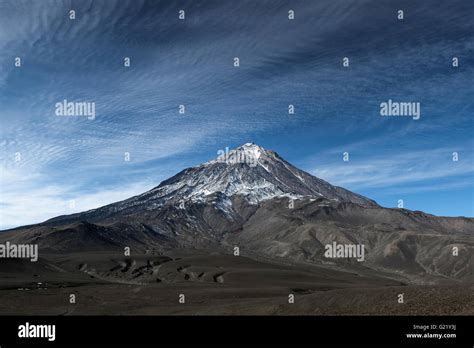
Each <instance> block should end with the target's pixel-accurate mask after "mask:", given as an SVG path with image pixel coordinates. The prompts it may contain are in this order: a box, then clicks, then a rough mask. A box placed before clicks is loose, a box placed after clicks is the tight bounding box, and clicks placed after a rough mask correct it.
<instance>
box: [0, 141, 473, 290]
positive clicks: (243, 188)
mask: <svg viewBox="0 0 474 348" xmlns="http://www.w3.org/2000/svg"><path fill="white" fill-rule="evenodd" d="M473 231H474V219H471V218H444V217H436V216H433V215H429V214H425V213H422V212H412V211H409V210H404V209H386V208H383V207H380V206H379V205H377V204H376V203H375V202H373V201H372V200H370V199H367V198H365V197H363V196H360V195H358V194H355V193H352V192H350V191H347V190H345V189H343V188H340V187H335V186H332V185H330V184H329V183H327V182H325V181H323V180H320V179H318V178H316V177H313V176H311V175H309V174H308V173H305V172H303V171H301V170H299V169H297V168H295V167H293V166H292V165H291V164H289V163H288V162H286V161H284V160H283V159H282V158H281V157H280V156H278V155H277V154H276V153H275V152H273V151H269V150H265V149H263V148H261V147H259V146H257V145H253V144H245V145H243V146H241V147H239V148H237V149H235V150H232V151H230V152H229V153H228V156H225V155H223V156H221V157H219V158H217V159H216V160H213V161H210V162H207V163H204V164H202V165H200V166H198V167H194V168H189V169H186V170H184V171H182V172H180V173H179V174H177V175H175V176H174V177H172V178H170V179H168V180H166V181H164V182H162V183H161V184H160V185H159V186H158V187H156V188H154V189H152V190H150V191H148V192H145V193H143V194H141V195H139V196H135V197H132V198H130V199H127V200H125V201H122V202H118V203H114V204H110V205H108V206H105V207H102V208H98V209H95V210H91V211H87V212H84V213H79V214H73V215H68V216H60V217H57V218H54V219H51V220H49V221H46V222H44V223H42V224H38V225H33V226H26V227H23V228H17V229H15V230H13V231H10V232H6V233H2V234H1V235H0V242H2V241H6V240H10V241H12V242H22V243H38V244H39V245H40V250H44V251H52V252H54V251H60V252H65V251H84V250H86V251H90V250H106V249H117V248H123V247H124V246H133V247H134V248H136V249H139V250H148V249H155V250H162V249H163V248H185V249H193V248H197V249H202V250H209V251H219V252H226V253H227V252H230V251H231V250H232V249H233V248H234V247H235V246H238V247H239V248H240V249H241V252H242V254H243V255H248V256H250V257H252V258H269V259H273V260H278V262H282V261H283V262H284V261H285V260H287V261H298V262H310V263H313V264H314V263H316V264H318V265H320V266H323V267H327V268H338V269H347V270H351V271H356V272H358V273H361V274H362V273H367V272H369V273H370V272H374V271H377V272H383V273H384V274H386V275H387V276H389V277H395V278H400V277H402V278H405V279H408V280H411V281H414V282H426V281H442V280H443V279H445V280H449V279H457V280H465V281H470V280H474V274H473V272H474V271H473V270H474V257H473V255H474V236H473ZM332 242H337V243H341V244H363V245H364V247H365V251H366V255H365V260H364V262H357V261H355V260H354V259H326V258H325V257H324V247H325V245H327V244H331V243H332ZM455 249H456V250H457V251H458V252H457V254H456V253H455V252H453V251H454V250H455Z"/></svg>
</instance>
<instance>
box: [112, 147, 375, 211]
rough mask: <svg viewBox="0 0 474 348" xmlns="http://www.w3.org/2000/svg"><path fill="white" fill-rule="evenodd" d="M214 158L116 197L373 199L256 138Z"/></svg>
mask: <svg viewBox="0 0 474 348" xmlns="http://www.w3.org/2000/svg"><path fill="white" fill-rule="evenodd" d="M217 154H218V156H217V158H216V159H214V160H212V161H209V162H206V163H204V164H202V165H200V166H197V167H193V168H188V169H185V170H183V171H182V172H180V173H178V174H177V175H175V176H173V177H171V178H169V179H168V180H165V181H163V182H162V183H161V184H160V185H159V186H157V187H155V188H154V189H152V190H150V191H148V192H145V193H143V194H141V195H139V196H135V197H132V198H130V199H129V200H126V201H123V202H120V203H118V206H116V208H117V209H118V210H121V209H124V208H129V207H134V206H139V205H144V206H145V207H146V209H147V210H153V209H158V208H160V207H162V206H164V205H167V204H173V205H175V204H178V205H180V206H183V204H188V203H193V202H203V203H209V202H216V201H215V199H216V197H218V200H222V199H224V200H228V199H230V198H231V197H233V196H237V195H238V196H241V197H243V199H245V200H246V201H247V202H249V203H251V204H258V203H259V202H262V201H265V200H268V199H272V198H276V197H287V198H290V199H299V198H304V197H306V198H310V199H311V198H313V199H317V198H326V199H327V200H332V201H350V202H355V203H359V204H364V205H374V204H375V203H374V202H372V201H370V200H368V199H367V198H365V197H362V196H359V195H357V194H354V193H352V192H350V191H347V190H345V189H343V188H340V187H335V186H332V185H331V184H329V183H328V182H326V181H324V180H321V179H318V178H316V177H314V176H312V175H310V174H308V173H306V172H304V171H302V170H300V169H298V168H296V167H294V166H292V165H291V164H290V163H288V162H286V161H285V160H284V159H282V158H281V157H280V156H279V155H278V154H277V153H275V152H273V151H271V150H266V149H264V148H263V147H261V146H258V145H256V144H253V143H246V144H243V145H241V146H239V147H237V148H235V149H232V150H231V149H229V148H228V147H226V148H225V149H222V150H219V151H218V152H217Z"/></svg>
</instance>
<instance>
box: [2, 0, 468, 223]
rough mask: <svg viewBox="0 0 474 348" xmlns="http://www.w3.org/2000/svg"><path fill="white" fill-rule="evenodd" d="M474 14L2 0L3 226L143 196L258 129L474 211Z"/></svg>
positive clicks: (320, 157)
mask: <svg viewBox="0 0 474 348" xmlns="http://www.w3.org/2000/svg"><path fill="white" fill-rule="evenodd" d="M71 9H72V10H75V11H76V19H75V20H70V19H69V11H70V10H71ZM181 9H183V10H185V12H186V19H185V20H184V21H180V20H178V11H179V10H181ZM400 9H401V10H403V11H404V15H405V18H404V20H402V21H400V20H398V19H397V11H398V10H400ZM289 10H294V11H295V19H294V20H288V11H289ZM473 13H474V3H473V2H472V1H467V0H465V1H464V0H462V1H435V0H432V1H397V2H396V3H395V2H394V1H388V0H387V1H383V0H377V1H375V0H374V1H363V0H357V1H355V0H354V1H350V0H340V1H334V0H323V1H317V2H316V1H307V0H300V1H294V0H293V1H290V0H287V1H278V0H272V1H264V0H261V1H250V0H248V1H246V0H241V1H227V0H225V1H223V0H220V1H209V0H206V1H196V0H192V1H191V0H190V1H118V0H117V1H112V0H98V1H94V2H92V1H59V0H54V1H48V0H45V1H17V0H15V1H13V0H0V121H1V130H0V168H1V181H0V183H1V191H0V212H1V214H0V229H1V228H9V227H13V226H18V225H24V224H29V223H36V222H40V221H43V220H45V219H48V218H51V217H54V216H56V215H60V214H67V213H73V212H78V211H83V210H86V209H91V208H95V207H98V206H101V205H104V204H107V203H111V202H114V201H117V200H121V199H125V198H128V197H130V196H132V195H134V194H138V193H141V192H143V191H146V190H148V189H150V188H152V187H154V186H156V185H158V184H159V182H160V181H162V180H164V179H166V178H167V177H169V176H171V175H173V174H175V173H177V172H179V171H180V170H182V169H184V168H186V167H189V166H193V165H197V164H199V163H201V162H204V161H207V160H209V159H212V158H214V157H216V156H217V151H218V150H220V149H224V148H225V147H230V148H233V147H236V146H238V145H241V144H243V143H246V142H255V143H257V144H259V145H261V146H263V147H265V148H269V149H273V150H275V151H277V152H278V153H279V154H280V155H281V156H283V157H284V158H285V159H287V160H288V161H290V162H291V163H293V164H294V165H296V166H298V167H300V168H301V169H304V170H306V171H308V172H310V173H311V174H314V175H316V176H318V177H321V178H323V179H325V180H328V181H329V182H331V183H332V184H335V185H340V186H343V187H345V188H348V189H350V190H353V191H355V192H358V193H361V194H364V195H366V196H368V197H370V198H372V199H375V200H376V201H377V202H379V203H380V204H382V205H384V206H387V207H395V206H396V205H397V202H398V200H399V199H403V201H404V206H405V207H406V208H408V209H412V210H423V211H426V212H428V213H432V214H436V215H447V216H460V215H463V216H474V179H473V177H474V154H473V149H474V140H473V134H474V127H473V122H474V121H473V117H474V84H473V81H474V67H473V63H474V54H473V53H474V16H473ZM15 57H21V59H22V66H21V67H20V68H18V67H15V66H14V61H15ZM124 57H130V58H131V67H129V68H126V67H124V66H123V59H124ZM234 57H239V59H240V67H238V68H236V67H234V66H233V59H234ZM343 57H348V58H349V59H350V66H349V67H347V68H344V67H343V66H342V59H343ZM453 57H458V58H459V67H457V68H453V67H452V58H453ZM64 99H67V100H68V101H86V102H94V103H95V104H96V114H97V115H96V118H95V120H88V119H87V118H85V117H58V116H56V115H55V104H56V103H57V102H61V101H62V100H64ZM388 99H392V100H395V101H401V102H419V103H420V105H421V118H420V119H419V120H413V119H411V118H409V117H382V116H380V103H382V102H386V101H387V100H388ZM180 104H183V105H185V107H186V113H185V114H184V115H182V114H179V113H178V106H179V105H180ZM289 104H293V105H294V106H295V110H296V112H295V114H294V115H289V114H288V105H289ZM125 152H129V153H130V156H131V161H130V162H126V161H124V153H125ZM343 152H349V155H350V160H349V161H348V162H344V161H343V160H342V154H343ZM453 152H458V153H459V161H457V162H454V161H452V153H453ZM16 153H20V154H21V160H20V161H15V154H16ZM72 200H74V202H75V204H74V205H72V206H71V203H70V202H71V201H72Z"/></svg>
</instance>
